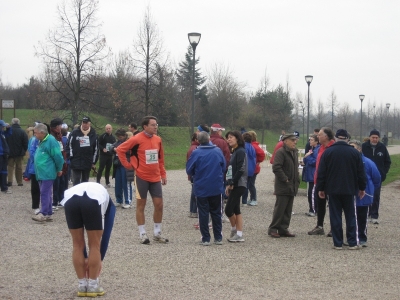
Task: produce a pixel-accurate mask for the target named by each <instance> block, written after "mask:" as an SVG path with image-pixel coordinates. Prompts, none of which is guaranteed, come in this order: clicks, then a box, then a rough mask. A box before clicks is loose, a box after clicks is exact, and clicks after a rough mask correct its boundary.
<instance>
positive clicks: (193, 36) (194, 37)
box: [188, 32, 201, 134]
mask: <svg viewBox="0 0 400 300" xmlns="http://www.w3.org/2000/svg"><path fill="white" fill-rule="evenodd" d="M200 38H201V34H200V33H197V32H191V33H188V39H189V43H190V45H191V46H192V49H193V74H192V92H193V93H192V120H191V126H192V131H191V132H190V134H193V132H194V97H195V93H196V85H195V78H194V77H195V69H196V47H197V45H198V44H199V43H200Z"/></svg>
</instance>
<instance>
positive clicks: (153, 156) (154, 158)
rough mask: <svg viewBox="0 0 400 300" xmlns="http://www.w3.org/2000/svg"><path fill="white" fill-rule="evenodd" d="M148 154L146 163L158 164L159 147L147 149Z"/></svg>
mask: <svg viewBox="0 0 400 300" xmlns="http://www.w3.org/2000/svg"><path fill="white" fill-rule="evenodd" d="M145 154H146V164H148V165H150V164H158V150H157V149H151V150H145Z"/></svg>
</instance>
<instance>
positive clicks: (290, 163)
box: [268, 134, 300, 238]
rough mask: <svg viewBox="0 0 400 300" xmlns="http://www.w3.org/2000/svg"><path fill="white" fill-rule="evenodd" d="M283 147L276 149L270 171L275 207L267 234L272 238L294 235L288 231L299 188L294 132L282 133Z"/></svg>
mask: <svg viewBox="0 0 400 300" xmlns="http://www.w3.org/2000/svg"><path fill="white" fill-rule="evenodd" d="M282 141H283V147H282V148H280V149H279V150H278V151H276V154H275V159H274V164H273V165H272V171H273V172H274V174H275V195H276V201H275V207H274V213H273V216H272V221H271V224H270V225H269V228H268V235H270V236H271V237H274V238H279V237H281V236H284V237H295V234H293V233H291V232H290V231H289V229H288V228H289V225H290V219H291V217H292V208H293V200H294V196H296V194H297V190H298V188H299V184H300V179H299V171H298V167H299V161H298V150H297V148H296V144H297V141H298V138H297V137H296V136H295V135H294V134H287V135H284V136H283V138H282Z"/></svg>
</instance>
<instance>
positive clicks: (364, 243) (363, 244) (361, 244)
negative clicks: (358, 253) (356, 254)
mask: <svg viewBox="0 0 400 300" xmlns="http://www.w3.org/2000/svg"><path fill="white" fill-rule="evenodd" d="M360 246H361V247H363V248H365V247H368V244H367V242H360Z"/></svg>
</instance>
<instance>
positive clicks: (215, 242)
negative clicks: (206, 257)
mask: <svg viewBox="0 0 400 300" xmlns="http://www.w3.org/2000/svg"><path fill="white" fill-rule="evenodd" d="M222 244H223V243H222V240H214V245H222Z"/></svg>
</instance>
